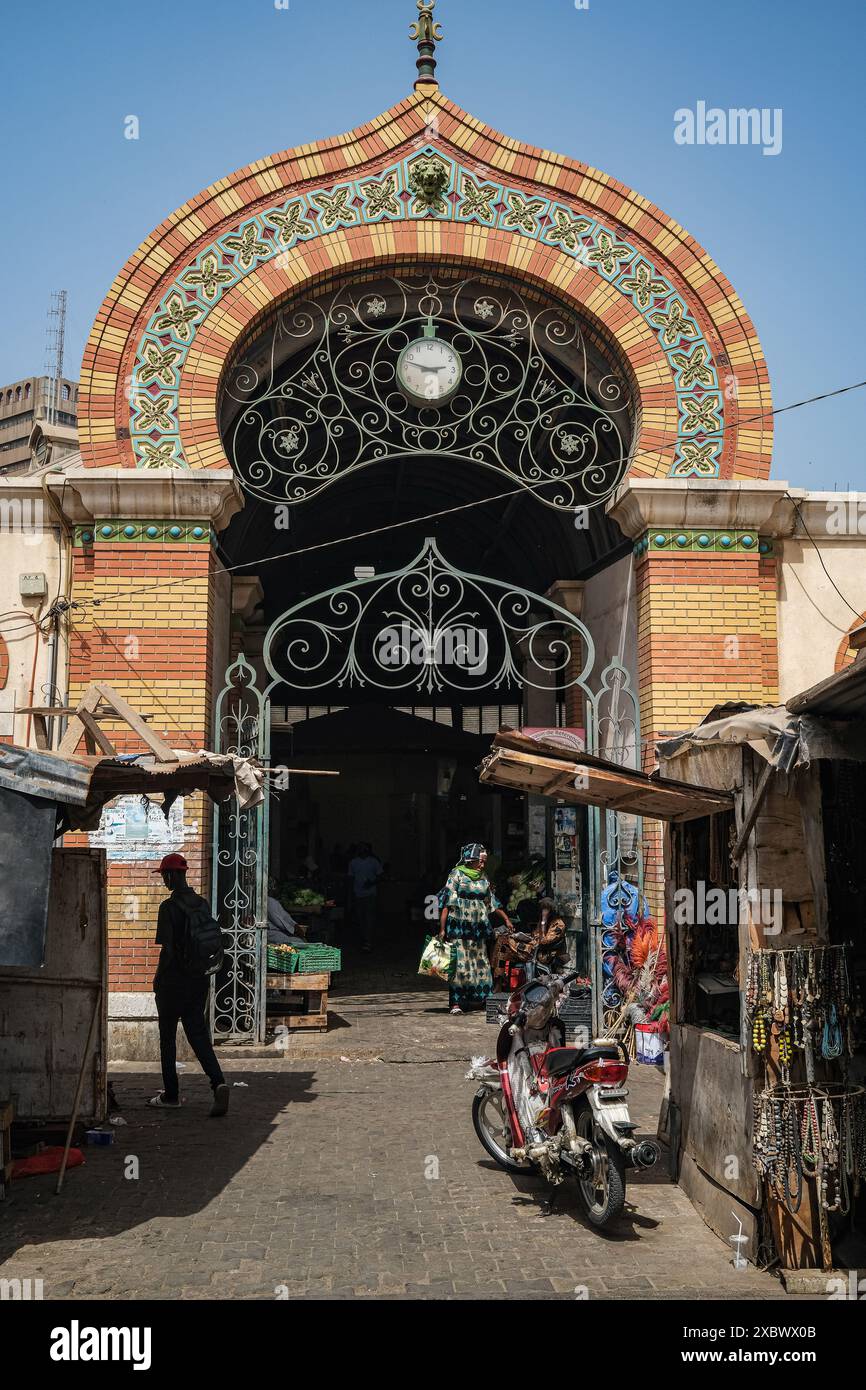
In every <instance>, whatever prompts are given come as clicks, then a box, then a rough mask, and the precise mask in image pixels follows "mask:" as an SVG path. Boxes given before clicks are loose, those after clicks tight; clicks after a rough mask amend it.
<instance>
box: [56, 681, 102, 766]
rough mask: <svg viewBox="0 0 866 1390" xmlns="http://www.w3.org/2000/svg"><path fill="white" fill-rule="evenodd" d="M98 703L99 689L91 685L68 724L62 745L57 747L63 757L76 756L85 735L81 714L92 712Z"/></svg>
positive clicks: (61, 741)
mask: <svg viewBox="0 0 866 1390" xmlns="http://www.w3.org/2000/svg"><path fill="white" fill-rule="evenodd" d="M98 704H99V691H98V690H97V689H96V687H95V686H93V685H91V686H90V688H89V689H88V690H85V692H84V694H83V695H82V697H81V700H80V701H79V704H78V709H77V710H76V712H75V714H73V716H72V718H71V719H70V721H69V723H68V724H67V726H66V733H65V734H64V735H63V738H62V739H61V740H60V747H59V748H58V749H57V752H58V755H59V756H60V757H61V758H71V757H73V756H74V754H75V750H76V748H77V747H78V745H79V743H80V742H81V740H82V738H83V737H84V722H83V720H82V719H81V715H82V714H92V713H93V711H94V710H95V709H96V706H97V705H98Z"/></svg>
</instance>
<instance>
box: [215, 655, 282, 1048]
mask: <svg viewBox="0 0 866 1390" xmlns="http://www.w3.org/2000/svg"><path fill="white" fill-rule="evenodd" d="M268 705H269V702H266V701H265V700H264V698H263V696H262V694H261V691H260V690H259V689H258V687H257V685H256V673H255V671H254V670H253V668H252V666H250V664H249V663H248V662H247V660H246V658H245V657H244V656H243V655H241V656H239V657H238V659H237V661H235V662H234V663H233V664H232V665H231V666H230V667H229V668H228V670H227V671H226V685H225V688H224V689H223V690H222V691H221V692H220V695H219V698H218V700H217V704H216V751H217V752H218V753H236V754H238V755H239V756H240V757H244V758H257V759H259V760H260V761H262V762H266V761H267V757H268V752H269V740H270V733H269V708H268ZM267 825H268V806H267V797H266V798H265V802H264V804H263V805H260V806H256V807H254V808H253V809H251V810H246V811H241V810H239V808H238V805H237V802H236V801H231V802H229V803H227V804H226V805H224V806H218V807H217V810H216V816H215V819H214V856H213V881H212V903H213V912H214V916H215V917H216V919H217V921H218V922H219V923H220V926H221V927H222V930H223V936H224V939H225V942H226V953H225V964H224V968H223V970H222V972H221V973H220V975H219V976H218V977H217V979H216V981H215V984H214V987H213V989H212V991H211V1023H212V1028H213V1036H214V1041H216V1042H261V1041H263V1040H264V1036H265V1022H266V1020H265V1010H264V987H265V980H264V975H265V967H266V963H267V950H266V947H265V939H266V935H267V870H268V833H267Z"/></svg>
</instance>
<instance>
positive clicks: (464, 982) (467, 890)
mask: <svg viewBox="0 0 866 1390" xmlns="http://www.w3.org/2000/svg"><path fill="white" fill-rule="evenodd" d="M486 864H487V850H486V849H485V848H484V846H483V845H478V844H471V845H464V846H463V849H462V850H461V851H460V863H459V864H457V865H455V867H454V868H453V869H452V870H451V872H450V874H449V875H448V880H447V882H446V884H445V887H444V888H443V889H442V892H441V893H440V894H439V909H440V911H439V935H440V936H441V937H443V938H445V939H446V940H448V941H450V942H451V943H452V945H453V947H454V950H455V953H456V956H457V966H456V969H455V971H454V976H453V979H452V980H451V986H450V989H449V991H448V1002H449V1004H450V1006H451V1012H452V1014H462V1013H464V1012H465V1011H466V1010H467V1009H468V1008H471V1007H472V1006H473V1005H482V1004H483V1003H484V1001H485V999H486V998H487V996H488V994H489V993H490V991H491V990H492V988H493V976H492V975H491V973H490V958H489V954H488V945H489V943H490V942H491V941H492V940H493V937H494V934H495V933H494V927H493V923H492V922H491V920H490V919H491V918H492V917H496V916H499V917H501V918H502V920H503V922H504V924H505V927H506V928H507V929H508V930H510V931H513V927H512V926H511V922H510V921H509V918H508V914H507V913H506V911H505V909H504V908H503V907H502V905H501V904H500V903H499V902H498V901H497V898H496V895H495V894H494V892H493V888H492V886H491V884H490V880H489V879H488V878H487V873H486Z"/></svg>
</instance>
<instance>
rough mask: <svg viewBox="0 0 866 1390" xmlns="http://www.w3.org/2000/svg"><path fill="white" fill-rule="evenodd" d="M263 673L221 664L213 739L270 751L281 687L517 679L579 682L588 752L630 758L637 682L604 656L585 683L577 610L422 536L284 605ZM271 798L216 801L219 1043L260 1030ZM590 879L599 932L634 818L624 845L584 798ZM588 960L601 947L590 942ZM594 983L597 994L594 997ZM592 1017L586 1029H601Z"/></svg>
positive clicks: (455, 692) (583, 631)
mask: <svg viewBox="0 0 866 1390" xmlns="http://www.w3.org/2000/svg"><path fill="white" fill-rule="evenodd" d="M263 663H264V668H265V671H266V673H267V675H268V676H269V677H270V681H269V683H268V684H267V685H266V686H265V688H264V689H263V690H261V689H259V687H258V684H257V681H256V673H255V671H254V670H253V668H252V666H251V665H250V664H249V663H248V661H247V660H246V658H245V657H244V656H240V657H238V659H237V660H236V661H235V662H234V663H233V664H232V665H231V666H230V667H229V669H228V671H227V673H226V685H225V688H224V689H223V690H222V692H221V693H220V696H219V699H218V701H217V708H216V724H217V730H216V732H217V750H218V751H219V752H237V753H243V754H244V755H246V756H254V757H258V758H260V759H261V760H262V761H263V762H265V763H269V761H270V704H271V697H272V695H273V692H274V691H275V690H276V689H277V688H278V687H280V686H288V687H289V688H290V689H291V690H293V691H294V692H296V693H297V694H298V696H299V697H300V698H301V701H302V703H305V702H306V699H305V697H308V696H309V695H310V694H311V693H315V694H316V696H317V698H322V692H325V691H327V692H329V693H330V695H331V696H333V697H334V700H333V702H336V697H337V696H338V695H340V694H342V695H343V697H344V698H345V697H347V696H348V693H349V692H352V691H362V692H375V694H376V696H377V697H378V698H380V699H382V700H383V701H384V702H386V703H391V702H392V701H393V703H394V704H399V705H405V704H406V703H412V702H413V701H412V697H414V696H420V695H424V696H426V697H427V698H430V697H431V696H432V697H434V698H435V697H438V696H441V695H446V696H447V695H450V696H451V697H452V698H454V697H456V699H457V701H458V702H460V703H463V702H464V701H465V702H466V703H469V704H472V703H475V702H477V701H478V699H479V697H480V695H481V693H482V692H484V691H487V692H495V694H496V697H499V696H503V695H511V697H512V698H514V695H515V693H516V692H520V691H523V690H524V689H525V688H526V687H534V688H535V689H544V690H548V691H550V690H554V689H555V690H558V691H559V692H560V693H568V692H569V691H572V692H580V695H581V697H582V702H583V707H584V720H585V728H586V747H587V751H588V752H590V753H595V754H601V755H603V756H606V757H612V758H614V759H615V760H617V761H620V762H621V763H622V764H623V765H624V766H628V765H631V766H637V765H638V762H639V749H640V729H639V716H638V703H637V696H636V692H635V691H634V690H633V689H632V686H631V681H630V677H629V674H628V672H627V670H626V669H625V667H624V666H623V664H622V662H621V660H619V659H618V658H616V657H615V658H614V659H613V660H612V661H611V662H610V663H609V664H608V665H607V666H606V667H605V669H604V670H603V671H602V672H601V674H600V676H599V677H598V678H597V680H596V681H595V684H593V682H592V678H593V675H594V669H595V664H596V652H595V645H594V643H593V639H592V636H591V634H590V632H589V629H588V628H587V627H586V626H585V624H583V623H582V622H581V621H580V619H578V618H577V617H575V616H574V615H573V614H572V613H569V612H568V611H567V609H565V608H562V607H560V605H559V604H557V603H554V602H553V601H552V600H551V599H549V598H546V597H544V596H543V595H541V594H534V593H531V592H530V591H529V590H527V589H522V588H518V587H516V586H513V585H509V584H507V583H505V582H503V581H501V580H497V579H491V578H486V577H485V576H483V575H477V574H472V573H470V572H468V571H464V570H459V569H457V568H456V567H455V566H454V565H452V564H451V563H450V562H449V561H448V560H447V559H446V558H445V557H444V556H443V554H442V552H441V551H440V550H439V547H438V545H437V543H436V541H435V540H433V539H429V538H428V539H427V540H426V541H425V543H424V546H423V547H422V549H421V551H420V552H419V553H418V555H416V556H415V558H414V560H412V561H411V563H410V564H408V565H406V566H405V567H404V568H402V569H399V570H393V571H390V572H389V573H386V574H382V575H372V576H370V577H363V578H359V579H355V580H352V581H350V582H348V583H346V584H344V585H341V586H339V587H337V588H334V589H329V590H327V591H326V592H324V593H321V594H317V595H315V596H314V597H311V598H308V599H304V600H302V601H301V602H300V603H297V604H295V605H294V606H293V607H291V608H289V609H287V610H286V612H285V613H283V614H282V615H281V616H280V617H279V618H277V619H276V621H275V622H274V623H273V624H272V626H271V628H270V629H269V631H268V633H267V635H266V637H265V641H264V647H263ZM268 824H269V816H268V808H267V804H266V805H265V806H264V807H260V808H258V809H257V810H256V811H252V812H244V813H242V814H238V813H237V811H236V810H235V811H224V810H218V812H217V816H216V825H215V855H214V875H213V902H214V911H215V915H216V916H217V917H218V918H219V920H220V921H221V923H222V925H223V929H224V931H225V932H226V934H227V936H228V938H229V943H230V944H229V949H228V952H227V969H226V972H225V974H224V976H223V977H222V978H221V979H220V980H219V982H218V983H217V986H216V989H215V995H214V1009H213V1021H214V1035H215V1037H216V1038H217V1039H219V1040H221V1041H230V1040H234V1041H256V1040H260V1039H261V1038H263V1036H264V1030H265V1022H266V1020H265V1008H264V998H265V991H264V984H265V960H266V955H267V952H266V950H265V948H264V943H265V937H266V927H267V878H268ZM588 836H589V868H590V873H589V883H588V884H587V885H585V890H584V902H583V910H584V921H585V922H587V923H588V924H589V927H590V932H591V941H593V942H595V939H596V936H597V932H598V928H599V924H600V916H599V902H600V885H601V883H602V881H603V876H604V877H606V874H607V873H608V872H610V871H611V870H612V869H614V870H619V869H622V870H625V867H626V861H625V858H624V856H626V855H627V854H629V853H630V854H632V855H633V856H636V858H635V867H636V869H637V872H638V875H639V873H640V863H639V854H638V853H637V846H638V845H639V826H638V828H637V830H636V833H635V835H634V840H633V845H632V847H631V849H629V848H628V847H627V846H626V845H625V844H624V842H623V836H622V827H621V824H620V821H619V819H618V817H617V816H616V814H615V813H605V814H604V815H602V813H601V812H600V811H599V810H598V809H596V808H590V812H589V816H588ZM592 957H593V959H594V961H595V959H596V958H597V957H598V951H597V950H595V949H594V950H593V951H592ZM599 984H600V981H598V980H597V981H596V985H597V988H596V991H595V996H596V999H597V1000H598V1001H599V1004H598V1007H599V1009H600V995H601V991H600V988H599ZM600 1024H601V1017H600V1014H599V1016H598V1017H597V1019H596V1026H600Z"/></svg>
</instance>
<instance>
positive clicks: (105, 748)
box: [78, 710, 117, 758]
mask: <svg viewBox="0 0 866 1390" xmlns="http://www.w3.org/2000/svg"><path fill="white" fill-rule="evenodd" d="M78 718H79V719H80V720H81V722H82V724H83V725H84V738H85V741H86V743H87V751H88V753H95V752H96V749H97V747H98V748H99V750H100V752H102V753H104V754H105V755H106V757H109V758H114V757H116V756H117V749H116V748H115V746H114V744H113V743H112V742H111V740H110V739H109V738H108V737H107V735H106V734H104V733H103V732H102V730H101V729H100V727H99V725H98V724H97V722H96V720H95V719H94V718H93V715H92V714H88V713H87V711H86V710H80V711H79V714H78ZM88 735H89V737H88Z"/></svg>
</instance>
